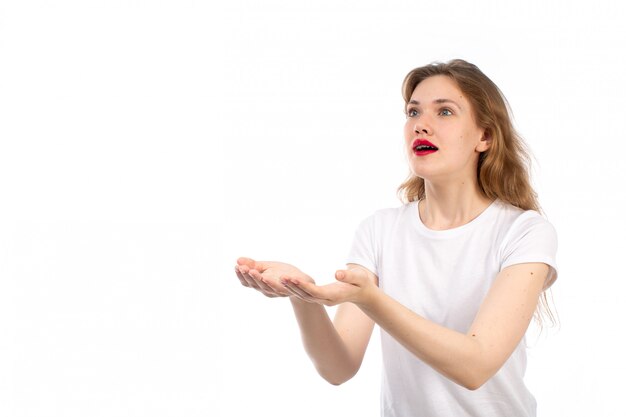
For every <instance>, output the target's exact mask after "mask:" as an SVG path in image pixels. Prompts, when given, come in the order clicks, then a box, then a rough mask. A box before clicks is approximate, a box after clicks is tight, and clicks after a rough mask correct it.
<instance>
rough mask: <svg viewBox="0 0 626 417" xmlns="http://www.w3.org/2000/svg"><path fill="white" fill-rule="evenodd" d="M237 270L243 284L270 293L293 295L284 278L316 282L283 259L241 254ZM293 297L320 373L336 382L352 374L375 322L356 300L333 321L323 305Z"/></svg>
mask: <svg viewBox="0 0 626 417" xmlns="http://www.w3.org/2000/svg"><path fill="white" fill-rule="evenodd" d="M352 267H354V266H350V265H349V266H348V268H352ZM235 271H236V273H237V276H238V278H239V280H240V282H241V284H242V285H244V286H246V287H250V288H254V289H256V290H258V291H260V292H262V293H263V294H264V295H266V296H268V297H284V296H289V295H290V292H289V291H287V290H286V289H285V288H284V287H283V286H282V285H281V282H280V281H281V280H285V279H297V280H298V281H299V282H308V283H312V284H314V281H313V279H312V278H311V277H309V276H308V275H306V274H304V273H303V272H302V271H300V270H299V269H297V268H295V267H293V266H291V265H289V264H284V263H280V262H255V261H254V260H252V259H249V258H240V259H239V260H238V265H237V266H236V267H235ZM290 300H291V304H292V307H293V311H294V313H295V316H296V320H297V322H298V326H299V327H300V333H301V336H302V342H303V344H304V349H305V351H306V352H307V354H308V355H309V357H310V358H311V361H312V362H313V364H314V365H315V368H316V369H317V371H318V373H319V374H320V375H321V376H322V377H323V378H324V379H325V380H327V381H328V382H330V383H331V384H333V385H339V384H341V383H343V382H345V381H347V380H349V379H350V378H352V377H353V376H354V375H355V374H356V372H357V371H358V370H359V368H360V367H361V363H362V362H363V357H364V355H365V350H366V348H367V344H368V343H369V339H370V337H371V334H372V330H373V328H374V322H373V321H372V320H371V319H370V318H369V317H368V316H367V315H365V314H364V313H363V312H362V311H361V310H360V309H359V308H358V307H356V306H355V305H354V304H350V303H345V304H342V305H340V306H339V307H338V309H337V313H336V315H335V320H334V323H333V322H332V321H331V320H330V318H329V316H328V313H327V312H326V309H325V308H324V306H323V305H321V304H319V303H310V302H305V301H303V300H301V299H300V298H298V297H296V296H291V297H290Z"/></svg>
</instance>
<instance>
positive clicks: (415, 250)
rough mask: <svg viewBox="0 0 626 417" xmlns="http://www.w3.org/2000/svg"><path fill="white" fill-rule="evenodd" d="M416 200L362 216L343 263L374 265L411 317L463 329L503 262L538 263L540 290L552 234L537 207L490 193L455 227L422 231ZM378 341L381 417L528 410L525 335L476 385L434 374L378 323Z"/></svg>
mask: <svg viewBox="0 0 626 417" xmlns="http://www.w3.org/2000/svg"><path fill="white" fill-rule="evenodd" d="M417 205H418V203H417V202H411V203H408V204H405V205H403V206H401V207H398V208H389V209H383V210H379V211H377V212H375V213H374V214H373V215H371V216H370V217H368V218H366V219H365V220H363V221H362V222H361V224H360V225H359V227H358V228H357V231H356V233H355V237H354V241H353V244H352V248H351V250H350V253H349V256H348V259H347V261H346V262H347V263H356V264H359V265H362V266H364V267H365V268H367V269H369V270H371V271H372V272H374V273H375V274H376V275H377V276H378V278H379V286H380V288H381V289H382V290H383V291H384V292H385V293H387V294H388V295H390V296H391V297H392V298H394V299H395V300H397V301H399V302H400V303H401V304H403V305H405V306H406V307H408V308H410V309H411V310H413V311H415V312H416V313H417V314H419V315H420V316H422V317H425V318H427V319H429V320H431V321H433V322H435V323H438V324H440V325H442V326H445V327H447V328H450V329H454V330H457V331H459V332H462V333H466V332H467V331H468V330H469V327H470V325H471V324H472V322H473V320H474V317H475V316H476V313H477V312H478V308H479V306H480V304H481V302H482V301H483V299H484V297H485V295H486V294H487V291H488V290H489V288H490V287H491V284H492V283H493V281H494V279H495V278H496V275H497V274H498V272H500V271H501V270H502V269H503V268H505V267H507V266H510V265H514V264H519V263H527V262H543V263H546V264H548V265H549V266H550V267H551V268H550V275H549V277H548V279H547V280H546V284H545V288H548V287H549V286H550V285H552V283H553V282H554V280H555V279H556V276H557V272H556V262H555V255H556V248H557V239H556V232H555V230H554V228H553V227H552V225H551V224H550V223H549V222H548V221H547V220H546V219H545V218H543V217H542V216H541V215H540V214H539V213H537V212H536V211H524V210H521V209H519V208H517V207H514V206H512V205H510V204H507V203H504V202H502V201H500V200H495V201H494V202H493V203H492V204H491V205H490V206H489V207H488V208H487V209H485V210H484V211H483V212H482V213H481V214H480V215H479V216H478V217H476V218H475V219H474V220H472V221H471V222H469V223H467V224H465V225H463V226H460V227H457V228H454V229H448V230H431V229H428V228H427V227H426V226H424V224H423V223H422V221H421V219H420V217H419V212H418V206H417ZM381 341H382V353H383V365H384V366H383V375H382V391H381V415H382V416H384V417H409V416H427V417H436V416H446V417H447V416H455V417H460V416H472V417H476V416H490V417H491V416H493V417H496V416H497V417H502V416H506V417H522V416H523V417H529V416H535V415H536V402H535V399H534V397H533V396H532V394H531V393H530V392H529V391H528V390H527V388H526V386H525V385H524V382H523V377H524V372H525V370H526V344H525V340H522V341H521V342H520V344H519V345H518V346H517V348H516V349H515V351H514V352H513V354H512V355H511V357H510V358H509V359H508V360H507V361H506V362H505V364H504V365H503V366H502V368H501V369H500V370H499V371H498V372H497V373H496V374H495V375H494V376H493V377H492V378H491V379H490V380H489V381H487V382H486V383H485V384H484V385H483V386H481V387H480V388H479V389H477V390H475V391H470V390H467V389H466V388H463V387H462V386H460V385H457V384H456V383H454V382H452V381H451V380H449V379H447V378H446V377H444V376H443V375H441V374H439V373H438V372H437V371H435V370H434V369H432V368H431V367H430V366H429V365H427V364H426V363H424V362H422V361H421V360H420V359H418V358H417V357H416V356H414V355H413V354H411V353H410V352H409V351H408V350H406V349H405V348H404V347H403V346H402V345H400V344H399V343H398V342H397V341H396V340H395V339H394V338H392V337H391V336H389V335H388V334H387V333H386V332H385V331H383V330H382V329H381Z"/></svg>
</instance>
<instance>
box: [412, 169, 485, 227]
mask: <svg viewBox="0 0 626 417" xmlns="http://www.w3.org/2000/svg"><path fill="white" fill-rule="evenodd" d="M424 185H425V194H426V196H425V198H424V200H422V201H421V202H420V204H419V216H420V218H421V219H422V223H423V224H424V225H425V226H426V227H428V228H429V229H433V230H446V229H452V228H455V227H459V226H462V225H464V224H467V223H469V222H471V221H472V220H474V219H475V218H476V217H478V216H479V215H480V214H481V213H482V212H483V211H484V210H485V209H486V208H487V207H488V206H489V205H490V204H491V203H492V202H493V200H490V199H488V198H487V197H485V196H484V195H483V194H482V193H481V191H480V189H479V188H478V183H477V181H474V182H468V181H461V182H458V183H456V184H446V185H445V186H443V185H437V184H435V183H433V182H430V181H425V184H424Z"/></svg>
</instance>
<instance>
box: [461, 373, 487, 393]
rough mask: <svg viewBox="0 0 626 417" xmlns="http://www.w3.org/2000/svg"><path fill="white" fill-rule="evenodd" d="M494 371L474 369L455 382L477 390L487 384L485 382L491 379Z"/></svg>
mask: <svg viewBox="0 0 626 417" xmlns="http://www.w3.org/2000/svg"><path fill="white" fill-rule="evenodd" d="M494 373H495V372H489V371H487V370H484V369H480V370H474V371H473V372H469V373H468V374H466V375H464V376H463V377H462V378H459V380H457V381H455V382H456V383H457V384H459V385H460V386H462V387H463V388H465V389H467V390H469V391H476V390H477V389H479V388H480V387H482V386H483V385H485V383H486V382H487V381H489V380H490V379H491V377H492V376H493V375H494Z"/></svg>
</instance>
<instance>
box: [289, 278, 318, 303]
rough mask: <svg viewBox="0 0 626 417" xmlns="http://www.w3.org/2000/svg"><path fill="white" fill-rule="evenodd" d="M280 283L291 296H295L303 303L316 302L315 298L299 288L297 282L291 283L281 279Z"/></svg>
mask: <svg viewBox="0 0 626 417" xmlns="http://www.w3.org/2000/svg"><path fill="white" fill-rule="evenodd" d="M281 283H282V284H283V286H284V287H285V288H286V289H287V290H288V291H289V292H290V293H292V294H293V295H296V296H298V297H299V298H301V299H303V300H305V301H309V302H316V300H315V297H313V296H311V294H309V293H308V292H307V291H305V290H303V289H302V288H300V286H299V285H298V282H297V281H292V280H290V279H289V278H283V279H282V280H281Z"/></svg>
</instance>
